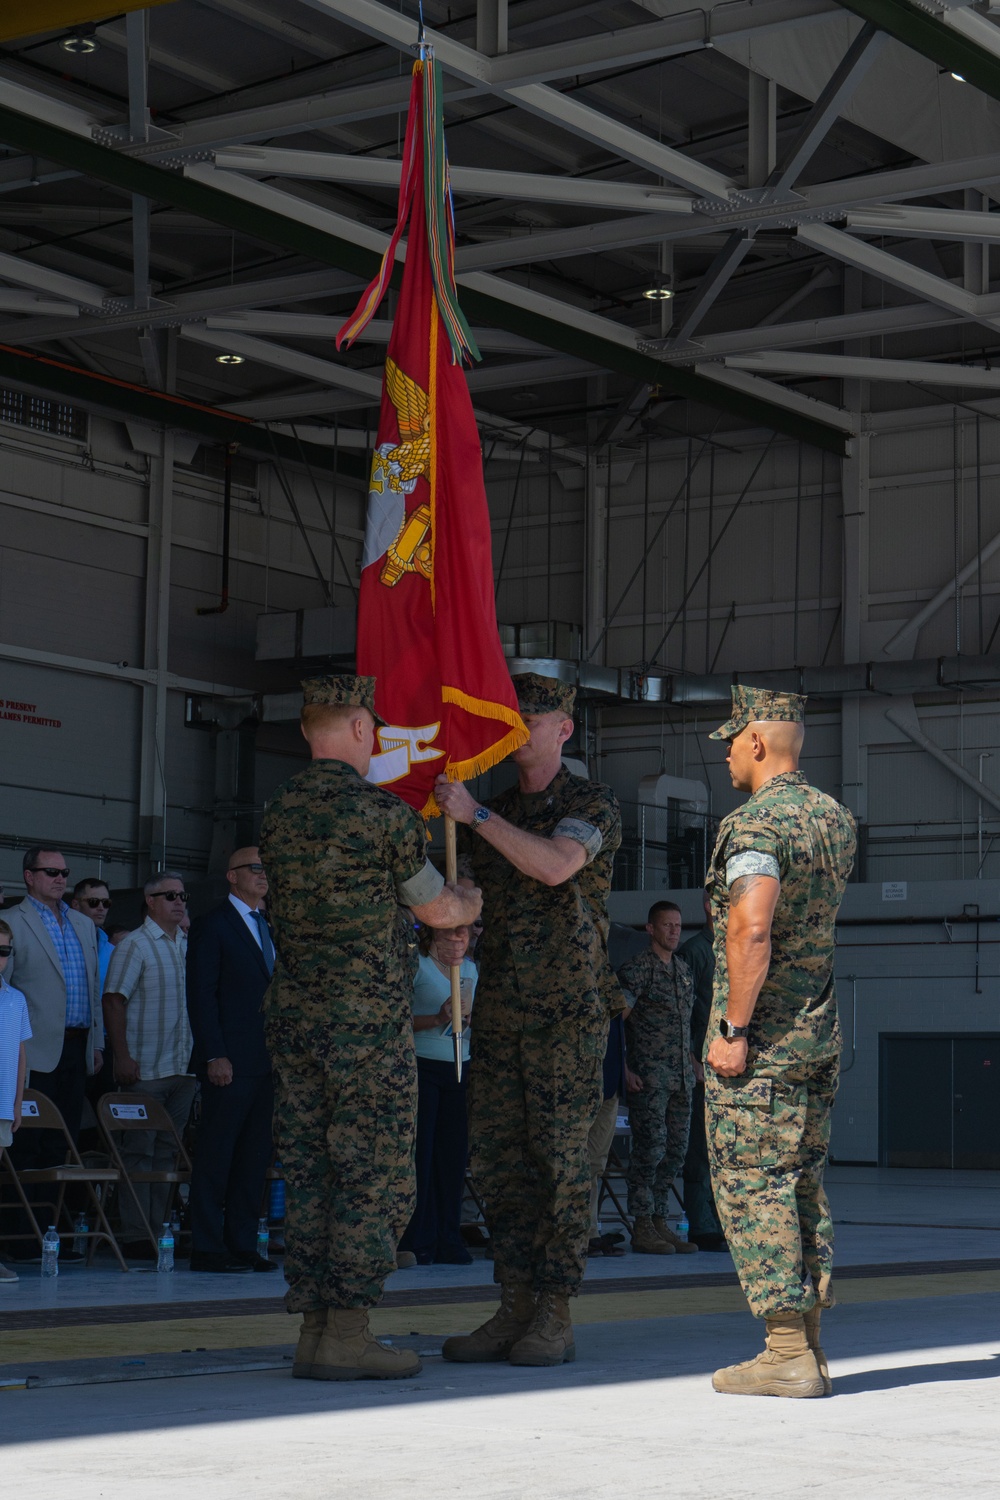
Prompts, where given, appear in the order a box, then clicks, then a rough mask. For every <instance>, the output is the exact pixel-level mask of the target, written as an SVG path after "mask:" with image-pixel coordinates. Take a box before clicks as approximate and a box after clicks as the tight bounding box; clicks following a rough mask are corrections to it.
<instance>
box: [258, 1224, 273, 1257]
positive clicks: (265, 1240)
mask: <svg viewBox="0 0 1000 1500" xmlns="http://www.w3.org/2000/svg"><path fill="white" fill-rule="evenodd" d="M270 1248H271V1231H270V1230H269V1229H268V1227H267V1220H266V1219H261V1220H260V1221H259V1222H258V1224H257V1254H258V1255H259V1256H260V1258H261V1260H267V1252H268V1250H269V1249H270Z"/></svg>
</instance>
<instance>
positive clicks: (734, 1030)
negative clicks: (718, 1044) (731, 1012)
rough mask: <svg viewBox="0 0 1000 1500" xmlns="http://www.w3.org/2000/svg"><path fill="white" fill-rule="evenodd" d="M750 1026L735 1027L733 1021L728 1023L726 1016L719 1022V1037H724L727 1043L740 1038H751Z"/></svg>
mask: <svg viewBox="0 0 1000 1500" xmlns="http://www.w3.org/2000/svg"><path fill="white" fill-rule="evenodd" d="M749 1034H750V1027H749V1026H734V1025H733V1023H732V1021H727V1020H726V1018H725V1016H723V1018H722V1020H721V1021H720V1022H719V1035H720V1036H724V1037H725V1039H726V1041H727V1042H732V1041H735V1039H736V1038H737V1037H738V1036H749Z"/></svg>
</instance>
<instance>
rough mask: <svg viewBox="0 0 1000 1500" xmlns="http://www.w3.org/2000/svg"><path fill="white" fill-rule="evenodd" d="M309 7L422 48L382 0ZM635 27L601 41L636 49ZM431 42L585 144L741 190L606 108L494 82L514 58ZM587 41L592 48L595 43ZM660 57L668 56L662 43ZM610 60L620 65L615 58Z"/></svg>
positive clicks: (724, 189) (569, 48) (412, 29)
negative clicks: (618, 39)
mask: <svg viewBox="0 0 1000 1500" xmlns="http://www.w3.org/2000/svg"><path fill="white" fill-rule="evenodd" d="M304 3H306V4H307V5H309V6H310V7H311V8H312V9H313V10H318V11H321V12H322V13H324V14H326V15H336V16H339V17H340V19H341V20H342V21H345V22H346V23H347V24H348V25H349V26H351V27H353V28H354V29H355V30H357V31H361V32H364V34H365V35H366V36H372V37H375V38H377V40H379V41H382V42H388V43H389V44H391V45H392V46H395V47H397V48H399V50H400V51H401V52H406V53H408V54H411V55H412V54H413V53H414V51H415V49H416V48H417V46H418V44H419V29H418V27H417V24H416V22H415V21H411V20H409V19H408V17H406V16H403V15H401V14H399V13H398V12H396V11H394V10H390V9H389V8H388V6H386V5H381V4H379V3H377V0H304ZM654 24H659V23H654ZM633 29H634V30H644V29H645V28H630V29H629V30H627V31H625V32H612V33H610V36H609V34H607V33H606V34H605V35H604V36H603V37H601V38H600V39H599V40H600V42H601V43H602V44H603V45H604V46H605V48H606V49H608V48H611V47H612V46H613V45H614V44H613V43H612V42H611V40H610V38H612V37H623V38H625V39H628V40H629V45H634V43H633V42H632V40H631V32H632V30H633ZM425 40H426V42H427V44H428V45H429V46H433V48H434V52H435V55H436V57H437V58H438V60H439V62H440V63H441V66H442V67H443V68H444V69H446V71H448V72H449V73H451V74H453V75H454V76H455V77H457V78H459V79H461V80H462V81H463V82H465V83H470V84H472V85H474V86H476V87H479V88H481V89H483V90H488V91H489V92H490V93H493V94H497V95H499V96H500V97H501V98H504V99H508V100H510V102H511V103H513V104H519V105H520V106H521V108H522V109H526V110H527V111H528V112H529V114H533V115H536V116H538V118H539V119H543V120H546V121H548V123H549V124H552V125H558V126H560V127H561V128H562V129H564V130H568V131H569V132H570V134H572V135H577V136H580V137H581V138H582V139H583V140H587V141H590V142H592V143H593V144H595V145H598V146H600V147H601V148H602V149H604V150H606V151H611V152H614V153H616V154H617V155H619V156H622V157H624V158H625V160H626V161H632V162H635V163H636V165H637V166H642V167H647V168H649V169H650V170H651V171H654V172H656V173H658V174H659V175H660V176H661V177H666V178H667V179H668V180H669V181H671V182H676V183H679V184H680V186H681V187H686V188H689V189H690V190H691V191H693V192H696V193H699V194H700V195H701V196H703V197H706V198H714V199H716V200H718V201H721V202H726V201H727V200H728V198H729V194H730V193H731V192H732V191H734V189H735V184H734V183H733V182H732V181H731V180H730V179H729V178H727V177H724V176H723V175H722V173H721V172H715V171H713V170H712V169H711V168H710V167H705V166H703V165H702V164H701V163H700V162H697V161H694V160H692V158H691V157H688V156H685V155H684V154H683V153H682V152H680V151H676V150H674V148H673V147H672V146H664V145H662V144H661V143H660V142H659V141H655V140H653V139H652V137H651V136H648V135H645V134H644V133H643V132H642V131H639V130H635V129H634V128H633V127H632V126H629V125H624V124H621V123H620V122H618V121H617V120H613V119H612V118H611V117H610V116H609V115H605V114H602V113H601V111H600V110H596V109H593V108H592V107H591V106H590V105H588V104H584V103H583V102H582V101H581V100H579V99H575V98H572V97H571V96H569V95H567V94H560V93H559V92H558V91H557V90H556V89H552V88H549V87H547V86H546V85H544V84H540V83H526V84H518V83H516V82H514V81H512V80H510V79H508V78H499V77H498V78H497V81H496V82H494V81H493V75H492V70H493V67H503V66H504V65H505V64H506V63H507V62H508V61H509V58H508V59H500V60H494V59H491V58H488V57H484V56H483V55H482V53H480V52H476V51H475V50H474V48H472V47H466V46H464V45H463V44H462V43H461V42H456V41H453V40H452V39H451V37H449V36H446V35H445V34H444V33H442V32H438V31H427V32H426V34H425ZM585 40H586V42H587V43H588V44H590V43H593V41H594V40H595V39H593V38H588V39H585ZM578 45H579V44H575V43H573V42H568V43H566V44H565V48H564V49H563V56H564V57H567V58H568V57H569V55H576V54H575V52H574V48H575V47H577V46H578ZM623 55H624V54H623ZM657 55H662V44H661V49H660V52H659V54H657ZM514 56H516V57H517V58H518V59H520V58H522V57H524V56H525V54H524V53H517V54H514ZM609 56H610V54H609V52H608V50H605V51H604V54H603V61H601V62H600V63H599V64H598V63H596V62H595V63H594V66H595V67H607V66H609ZM581 59H582V60H581V67H584V65H585V56H584V54H581ZM610 60H611V61H614V59H610ZM514 71H516V70H514ZM576 71H578V70H577V68H576V67H574V66H572V65H571V66H569V67H568V68H567V72H568V73H570V74H571V73H574V72H576Z"/></svg>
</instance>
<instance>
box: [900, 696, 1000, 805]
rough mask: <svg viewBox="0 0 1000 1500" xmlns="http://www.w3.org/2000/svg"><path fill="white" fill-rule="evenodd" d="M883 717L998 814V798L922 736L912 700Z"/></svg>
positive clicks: (928, 738) (933, 741) (926, 736)
mask: <svg viewBox="0 0 1000 1500" xmlns="http://www.w3.org/2000/svg"><path fill="white" fill-rule="evenodd" d="M885 716H886V718H887V719H888V720H889V723H890V724H894V725H895V726H896V728H897V729H901V730H902V731H903V733H904V734H905V735H906V738H907V739H908V740H912V741H913V743H914V744H915V745H919V746H920V748H921V750H926V752H927V754H928V755H929V756H931V757H932V759H934V760H936V761H937V763H938V765H939V766H944V768H945V770H946V771H950V772H951V774H952V775H953V776H954V777H956V778H957V779H958V780H959V781H960V782H961V783H962V785H963V786H966V787H968V788H969V790H970V792H973V793H975V795H976V796H977V797H981V798H982V800H983V801H984V802H988V803H989V805H990V807H993V808H995V809H996V810H997V812H1000V796H998V795H997V794H996V792H993V791H991V790H990V788H989V787H988V786H986V785H984V783H983V782H981V781H979V780H978V779H977V778H976V777H975V776H973V774H972V772H971V771H967V770H966V769H965V767H964V766H963V765H960V764H959V762H958V761H957V760H955V759H954V758H953V757H952V756H950V755H949V754H948V752H947V750H942V749H941V746H940V745H939V744H938V743H937V742H936V741H935V740H932V739H930V737H929V736H928V735H926V734H924V732H923V730H922V729H921V727H920V721H919V719H918V718H917V711H916V709H915V707H914V705H913V699H912V698H910V699H909V701H903V702H900V703H898V704H893V706H892V708H887V709H886V710H885Z"/></svg>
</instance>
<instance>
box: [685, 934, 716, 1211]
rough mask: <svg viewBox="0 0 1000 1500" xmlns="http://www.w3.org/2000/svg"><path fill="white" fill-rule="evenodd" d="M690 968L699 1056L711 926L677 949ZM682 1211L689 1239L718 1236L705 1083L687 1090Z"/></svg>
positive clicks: (708, 1004)
mask: <svg viewBox="0 0 1000 1500" xmlns="http://www.w3.org/2000/svg"><path fill="white" fill-rule="evenodd" d="M677 956H678V958H682V959H683V960H684V962H685V963H686V964H687V966H688V968H689V969H690V970H691V978H692V980H693V982H694V1006H693V1008H692V1010H691V1051H692V1052H693V1053H694V1055H695V1057H698V1058H700V1057H701V1055H702V1053H703V1052H704V1050H705V1037H706V1035H707V1034H708V1021H709V1017H710V1015H711V1014H712V976H713V974H714V973H715V955H714V953H713V951H712V929H711V927H709V926H707V925H706V926H705V927H702V928H700V929H699V931H698V932H696V933H695V935H694V937H690V938H688V940H687V942H686V943H682V944H681V946H680V947H679V948H678V950H677ZM684 1210H685V1212H686V1214H687V1216H688V1221H689V1224H690V1235H689V1238H691V1239H697V1237H698V1236H699V1235H705V1236H707V1235H721V1234H722V1226H721V1225H720V1223H719V1219H718V1215H717V1214H716V1212H715V1202H714V1200H713V1198H712V1178H711V1172H710V1170H709V1165H708V1142H707V1139H706V1136H705V1085H704V1083H697V1082H696V1083H695V1086H694V1089H693V1091H692V1093H691V1133H690V1135H689V1137H688V1149H687V1156H686V1157H685V1158H684Z"/></svg>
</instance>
